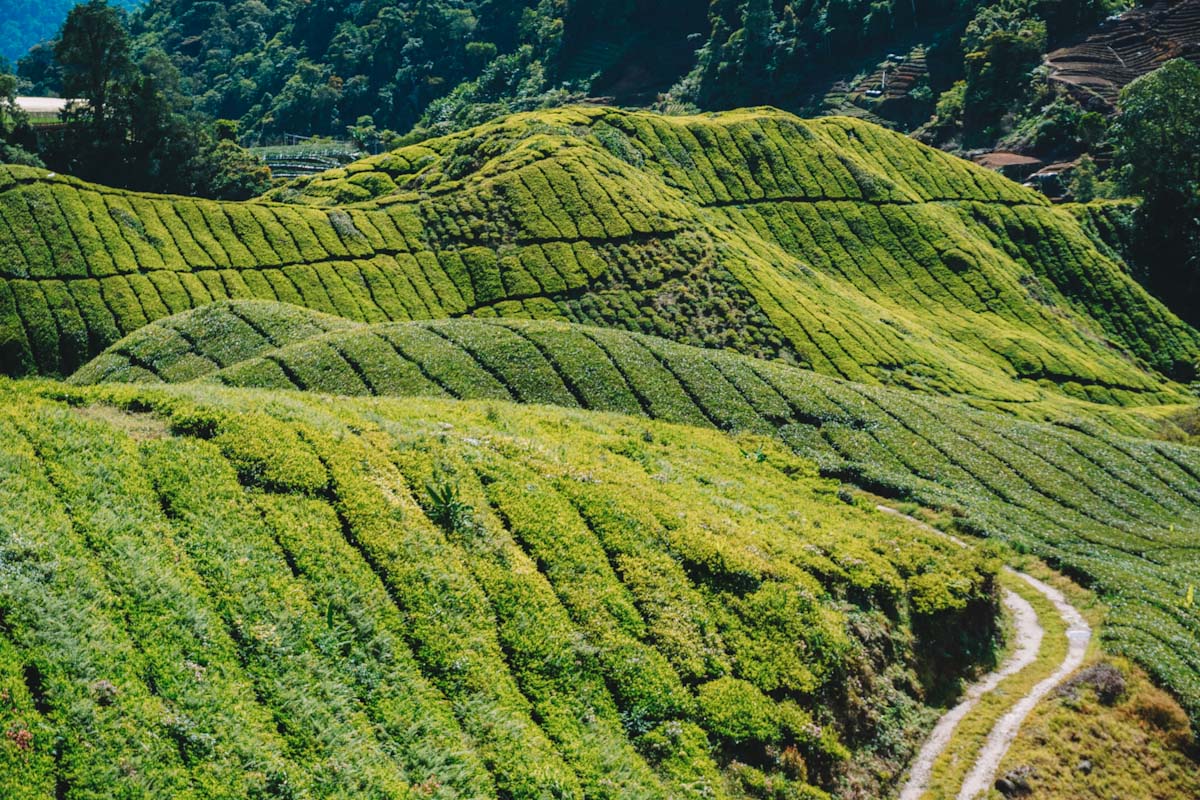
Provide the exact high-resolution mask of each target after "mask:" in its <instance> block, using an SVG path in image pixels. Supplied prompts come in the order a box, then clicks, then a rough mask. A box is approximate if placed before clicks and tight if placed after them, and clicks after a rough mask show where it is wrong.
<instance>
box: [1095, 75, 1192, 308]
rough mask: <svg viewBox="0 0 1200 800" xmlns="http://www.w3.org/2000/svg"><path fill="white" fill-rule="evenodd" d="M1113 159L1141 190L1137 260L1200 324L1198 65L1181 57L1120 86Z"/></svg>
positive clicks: (1164, 293) (1165, 294) (1127, 181)
mask: <svg viewBox="0 0 1200 800" xmlns="http://www.w3.org/2000/svg"><path fill="white" fill-rule="evenodd" d="M1118 107H1119V110H1120V114H1119V115H1118V117H1117V119H1116V122H1115V124H1114V125H1113V138H1114V143H1115V145H1116V159H1115V166H1116V168H1117V169H1118V170H1119V171H1120V175H1121V178H1122V181H1123V182H1124V184H1125V186H1126V188H1127V189H1128V190H1129V191H1131V192H1132V193H1134V194H1138V195H1141V196H1142V198H1143V202H1142V205H1141V207H1140V208H1139V209H1138V212H1137V216H1136V222H1137V228H1136V230H1137V238H1138V242H1137V248H1136V253H1137V256H1136V260H1137V261H1138V263H1139V265H1140V266H1141V268H1142V269H1143V270H1144V272H1145V278H1146V279H1147V280H1148V282H1149V284H1150V286H1151V288H1152V289H1154V290H1155V291H1156V292H1157V293H1158V294H1159V296H1160V297H1163V298H1166V299H1168V301H1169V302H1171V304H1172V305H1173V306H1174V310H1175V311H1176V312H1177V313H1179V314H1180V315H1181V316H1183V317H1184V318H1185V319H1187V320H1188V321H1189V322H1191V323H1193V324H1200V158H1197V154H1198V153H1200V67H1196V66H1195V65H1194V64H1191V63H1189V62H1188V61H1185V60H1183V59H1175V60H1173V61H1169V62H1167V63H1166V64H1165V65H1163V66H1162V67H1161V68H1159V69H1157V70H1155V71H1154V72H1151V73H1150V74H1149V75H1145V76H1143V77H1141V78H1138V79H1137V80H1136V81H1134V82H1133V83H1131V84H1129V86H1127V87H1125V89H1124V90H1123V91H1122V92H1121V97H1120V101H1119V104H1118Z"/></svg>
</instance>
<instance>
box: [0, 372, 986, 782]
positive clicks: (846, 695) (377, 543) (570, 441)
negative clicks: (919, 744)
mask: <svg viewBox="0 0 1200 800" xmlns="http://www.w3.org/2000/svg"><path fill="white" fill-rule="evenodd" d="M450 419H452V420H453V424H450V423H448V422H447V420H450ZM730 465H736V469H730ZM836 490H837V484H836V483H832V482H829V481H826V480H822V479H819V478H817V477H816V472H815V468H814V466H813V465H812V464H811V463H810V462H807V461H805V460H803V459H799V458H797V457H796V456H795V455H794V454H792V453H791V452H790V451H788V450H787V449H786V448H784V447H782V446H781V445H780V444H778V443H777V442H776V441H774V440H772V439H769V438H766V437H762V436H753V435H743V436H740V437H730V436H727V435H724V434H721V433H718V432H717V431H703V430H698V429H693V428H685V427H681V426H672V425H667V424H662V423H656V422H653V421H649V420H645V419H633V418H629V417H624V416H615V415H601V414H596V413H584V412H579V411H566V410H561V409H558V410H556V409H529V408H522V407H519V406H516V405H512V404H507V403H505V404H501V405H499V406H497V405H495V404H487V403H461V402H452V401H447V400H419V401H418V400H412V399H409V400H403V401H402V400H396V399H390V400H376V399H365V400H354V399H346V398H339V399H330V398H327V397H321V396H318V395H315V394H306V395H302V394H298V393H288V394H282V393H280V394H271V395H267V394H264V393H262V392H250V391H246V390H230V389H221V388H213V387H201V386H197V385H192V386H176V387H158V388H154V389H146V388H142V387H135V388H126V387H119V386H108V387H97V388H86V389H83V388H75V389H69V390H68V389H65V388H64V387H62V386H61V385H59V384H52V383H32V384H31V383H28V382H12V381H7V380H0V491H2V492H3V496H4V497H5V502H4V503H2V504H0V532H4V533H5V534H6V535H5V536H4V537H3V539H2V540H0V542H2V544H0V570H2V574H3V578H4V579H3V580H2V581H0V620H2V621H3V625H2V626H0V729H3V730H5V731H6V732H8V735H7V736H6V737H5V738H4V739H3V740H0V794H3V796H4V797H5V798H11V799H12V800H18V799H20V800H25V798H31V799H32V798H36V799H37V800H41V798H54V797H57V798H110V797H114V796H123V797H173V798H211V797H259V798H266V797H286V798H291V797H311V798H322V797H330V798H333V797H338V798H344V797H355V798H381V799H382V798H400V797H405V798H407V797H412V798H420V797H436V798H456V797H471V798H483V797H504V798H547V797H555V798H578V797H585V796H586V797H611V798H631V797H634V798H656V797H663V798H666V797H696V798H700V797H718V798H726V797H728V798H734V797H752V796H753V797H761V796H763V795H762V794H761V792H762V790H764V787H765V788H766V789H767V790H769V791H771V792H774V793H777V794H775V795H774V796H787V797H795V798H808V800H819V798H824V797H827V794H826V793H825V791H826V790H831V789H835V788H838V787H857V788H856V789H852V790H853V791H854V792H859V793H861V795H860V796H878V795H879V793H880V792H882V791H886V789H884V788H882V787H885V786H886V785H887V784H888V783H890V782H891V781H894V780H895V777H896V775H897V774H898V772H899V770H900V769H901V768H902V766H903V764H904V763H905V762H906V761H907V759H908V758H909V757H911V753H912V750H913V747H914V744H915V742H914V735H915V734H917V733H918V732H919V731H920V730H921V729H923V728H924V727H925V725H926V724H928V723H929V722H930V721H931V718H932V714H931V712H930V711H929V710H928V709H927V708H926V707H925V705H924V700H923V698H924V697H925V696H926V695H927V693H936V692H939V691H941V690H942V689H944V688H945V683H944V682H945V681H947V680H948V679H950V680H952V677H953V675H954V674H955V673H956V672H958V671H960V670H962V669H965V668H967V667H968V666H969V665H970V664H972V663H973V662H977V661H979V660H981V659H985V658H986V657H987V656H988V654H989V653H990V651H991V637H992V636H993V635H994V633H995V629H994V627H993V622H994V614H995V603H996V598H995V589H994V586H993V581H994V578H995V571H996V567H997V564H996V562H995V561H994V560H993V559H990V558H987V557H986V556H985V555H983V554H981V553H979V552H975V551H973V552H971V553H964V552H962V551H961V550H960V549H959V548H958V547H956V546H955V545H954V544H952V543H950V542H948V541H946V540H945V539H944V538H942V537H938V536H934V535H932V534H930V535H925V534H922V533H920V532H914V531H912V530H910V527H911V526H909V525H907V524H906V523H903V522H900V521H896V522H892V521H887V520H882V519H880V515H878V514H874V513H872V512H870V511H867V510H864V509H861V508H857V507H854V506H851V505H847V504H846V503H844V502H842V501H841V500H839V498H838V496H837V491H836ZM17 531H20V535H16V533H15V532H17ZM784 793H786V794H784Z"/></svg>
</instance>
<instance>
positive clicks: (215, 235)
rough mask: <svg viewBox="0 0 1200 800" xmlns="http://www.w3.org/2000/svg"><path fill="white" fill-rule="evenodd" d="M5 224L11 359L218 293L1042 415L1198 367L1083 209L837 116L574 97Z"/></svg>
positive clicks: (111, 338) (104, 341)
mask: <svg viewBox="0 0 1200 800" xmlns="http://www.w3.org/2000/svg"><path fill="white" fill-rule="evenodd" d="M0 220H2V221H0V276H2V277H0V357H2V359H3V369H4V371H5V372H7V373H9V374H26V373H30V372H37V373H41V374H45V375H55V374H58V375H62V374H69V373H70V372H71V371H73V370H74V369H75V368H76V367H78V366H79V365H80V364H82V363H83V362H85V361H86V360H88V358H90V357H91V356H93V355H95V354H97V353H99V352H100V351H101V350H102V349H103V348H104V347H106V346H107V345H109V344H111V343H113V342H115V341H116V340H117V339H119V338H121V337H122V336H123V335H125V334H127V333H130V332H132V331H134V330H136V329H137V328H139V327H141V326H143V325H145V324H146V323H147V322H150V321H153V320H155V319H159V318H162V317H165V316H168V315H170V314H172V313H176V312H180V311H184V310H186V309H189V308H193V307H196V306H199V305H203V304H205V303H208V302H211V301H213V300H222V299H226V298H242V299H254V298H258V299H266V300H282V301H285V302H290V303H295V304H299V305H304V306H307V307H309V308H313V309H316V310H319V311H324V312H328V313H334V314H338V315H341V316H344V317H347V318H349V319H352V320H356V321H362V322H382V321H403V320H419V319H435V318H445V317H458V316H464V315H472V316H477V317H485V316H502V317H534V318H557V319H564V320H570V321H574V322H581V323H589V324H596V325H602V326H607V327H620V328H625V329H629V330H634V331H640V332H644V333H653V334H657V335H660V336H664V337H666V338H669V339H674V340H676V341H679V342H683V343H688V344H697V345H704V346H707V347H715V348H727V349H732V350H737V351H740V352H742V353H745V354H748V355H757V356H766V357H773V358H780V359H784V360H789V361H792V362H794V363H796V364H798V365H802V366H806V367H811V368H812V369H814V370H816V371H818V372H821V373H822V374H825V375H830V376H835V377H843V378H848V379H851V380H855V381H859V382H862V383H866V384H872V385H890V386H899V387H906V388H915V389H920V390H923V391H927V392H932V393H941V394H950V395H969V396H970V397H972V398H973V399H974V400H975V401H976V402H979V403H984V404H991V405H999V406H1004V407H1006V408H1008V409H1009V410H1011V411H1014V412H1016V413H1021V414H1025V415H1028V416H1030V417H1042V416H1045V415H1047V414H1048V413H1050V412H1049V411H1047V406H1048V405H1053V404H1055V403H1059V402H1060V401H1062V400H1063V399H1064V398H1071V399H1073V400H1077V401H1081V402H1088V403H1101V404H1112V405H1126V406H1133V405H1153V404H1161V403H1179V402H1186V401H1188V400H1189V399H1190V396H1189V395H1187V394H1186V393H1185V392H1184V391H1183V389H1182V387H1181V386H1179V385H1177V384H1174V383H1171V382H1170V381H1167V380H1164V379H1163V375H1164V374H1165V375H1167V376H1170V377H1173V378H1177V379H1190V377H1191V372H1192V370H1193V369H1194V364H1195V362H1196V361H1197V359H1198V357H1200V335H1198V334H1197V333H1196V331H1194V330H1192V329H1191V328H1189V327H1187V326H1186V325H1184V324H1183V323H1181V322H1180V321H1179V320H1178V319H1177V318H1175V317H1174V316H1173V315H1171V314H1170V312H1168V311H1167V310H1166V309H1165V308H1164V307H1163V306H1162V305H1161V304H1159V303H1158V302H1157V301H1155V300H1153V299H1152V298H1150V297H1149V296H1148V295H1147V294H1146V293H1145V292H1143V291H1142V290H1141V289H1140V287H1138V285H1137V284H1136V283H1135V282H1134V281H1132V280H1131V279H1130V278H1129V277H1128V275H1127V274H1126V272H1125V270H1124V269H1123V265H1122V264H1120V262H1119V261H1116V260H1114V259H1113V257H1112V253H1111V252H1103V251H1102V250H1101V249H1100V248H1099V247H1098V246H1097V244H1096V243H1095V242H1094V241H1093V240H1092V239H1091V238H1090V237H1089V236H1088V235H1087V234H1086V233H1085V231H1084V230H1083V229H1082V228H1081V227H1080V224H1079V222H1078V220H1077V219H1076V218H1075V217H1073V216H1072V215H1071V214H1070V213H1069V212H1067V211H1064V210H1060V209H1055V208H1053V207H1051V206H1050V205H1049V204H1048V203H1047V201H1046V200H1045V199H1044V198H1042V197H1040V196H1039V195H1037V194H1036V193H1034V192H1032V191H1027V190H1025V189H1022V188H1021V187H1019V186H1017V185H1016V184H1013V183H1011V182H1008V181H1006V180H1004V179H1003V178H1001V177H999V176H996V175H994V174H991V173H989V172H987V171H984V170H982V169H978V168H975V167H973V166H971V165H969V164H966V163H965V162H962V161H960V160H957V159H954V158H952V157H950V156H947V155H945V154H943V153H940V152H937V151H934V150H931V149H929V148H925V147H923V146H921V145H919V144H916V143H914V142H912V141H910V140H908V139H906V138H905V137H902V136H899V135H896V134H892V133H889V132H886V131H884V130H882V129H879V128H876V127H874V126H871V125H869V124H866V123H862V122H859V121H853V120H848V119H842V118H830V119H823V120H819V121H815V122H804V121H801V120H798V119H796V118H794V117H792V116H789V115H786V114H783V113H781V112H776V111H771V110H754V111H749V112H734V113H728V114H722V115H716V116H705V117H693V118H664V117H659V116H656V115H653V114H649V113H635V112H623V111H616V110H612V109H602V108H586V109H584V108H576V109H561V110H557V111H553V112H544V113H538V114H529V115H519V116H515V117H511V118H507V119H505V120H502V121H499V122H497V123H493V124H490V125H487V126H483V127H480V128H476V129H473V130H471V131H468V132H465V133H462V134H456V135H452V136H447V137H444V138H440V139H433V140H429V141H427V142H424V143H421V144H418V145H413V146H411V147H407V148H404V149H401V150H398V151H395V152H393V153H389V154H386V155H382V156H377V157H373V158H369V159H366V160H363V161H360V162H357V163H355V164H353V165H351V166H349V167H347V168H345V169H342V170H335V171H333V172H330V173H325V174H323V175H321V176H318V177H314V178H306V179H301V180H299V181H297V182H296V183H294V184H292V185H290V186H288V187H286V188H284V189H281V190H278V191H277V192H275V193H274V194H273V195H271V197H269V198H267V199H264V200H262V201H254V202H248V203H240V204H238V203H226V204H218V203H212V202H206V201H201V200H193V199H186V198H173V197H154V196H145V195H136V194H128V193H122V192H116V191H111V190H107V189H104V188H101V187H97V186H90V185H86V184H82V183H80V182H78V181H74V180H72V179H70V178H66V177H63V176H53V175H46V174H45V173H44V172H39V171H33V170H25V169H19V168H4V169H3V170H0ZM1056 413H1059V412H1056Z"/></svg>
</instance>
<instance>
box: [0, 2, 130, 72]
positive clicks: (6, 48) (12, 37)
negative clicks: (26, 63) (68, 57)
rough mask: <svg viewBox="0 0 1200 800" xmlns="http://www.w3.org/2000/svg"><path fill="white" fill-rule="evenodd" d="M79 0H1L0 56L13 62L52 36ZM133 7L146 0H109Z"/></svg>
mask: <svg viewBox="0 0 1200 800" xmlns="http://www.w3.org/2000/svg"><path fill="white" fill-rule="evenodd" d="M77 2H78V0H0V58H6V59H8V60H9V61H10V62H12V63H14V64H15V63H16V62H17V59H19V58H20V57H21V56H23V55H25V53H26V52H28V51H29V48H31V47H33V46H34V45H35V44H38V43H39V42H44V41H47V40H49V39H53V38H54V37H55V36H56V35H58V30H59V28H61V27H62V24H63V22H64V21H65V20H66V18H67V12H69V11H70V10H71V9H72V8H74V7H75V5H76V3H77ZM110 3H111V5H114V6H118V7H120V8H125V9H130V10H131V9H134V8H137V7H138V6H140V5H142V3H143V0H110Z"/></svg>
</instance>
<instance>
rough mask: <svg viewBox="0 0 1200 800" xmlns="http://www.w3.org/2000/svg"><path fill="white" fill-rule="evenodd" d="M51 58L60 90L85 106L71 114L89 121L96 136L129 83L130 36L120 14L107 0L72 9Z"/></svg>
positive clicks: (106, 122) (130, 68)
mask: <svg viewBox="0 0 1200 800" xmlns="http://www.w3.org/2000/svg"><path fill="white" fill-rule="evenodd" d="M54 57H55V59H56V60H57V61H58V63H59V64H60V65H61V66H62V69H63V90H64V91H65V92H66V94H67V96H68V97H72V98H81V99H83V100H85V101H86V105H82V104H81V105H80V106H78V107H77V108H76V109H74V113H76V114H78V115H79V116H80V117H81V118H83V119H87V120H88V121H90V123H91V125H92V126H93V128H94V129H95V131H96V132H97V133H100V132H102V131H103V129H104V127H105V125H106V124H108V122H109V119H110V117H111V106H112V101H113V98H114V97H115V96H117V95H119V94H120V93H121V91H122V89H123V87H124V85H126V84H127V83H128V81H129V80H130V76H131V74H132V72H133V60H132V58H131V57H130V51H129V33H128V32H127V31H126V29H125V24H124V20H123V19H122V15H121V12H120V11H119V10H118V9H116V8H113V7H112V6H110V5H109V4H108V2H107V0H89V2H88V3H86V4H81V5H77V6H75V8H73V9H71V13H70V14H68V15H67V21H66V22H65V23H63V29H62V35H61V36H60V38H59V42H58V44H57V45H56V46H55V48H54Z"/></svg>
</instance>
